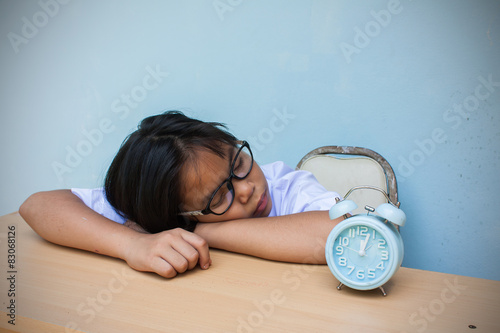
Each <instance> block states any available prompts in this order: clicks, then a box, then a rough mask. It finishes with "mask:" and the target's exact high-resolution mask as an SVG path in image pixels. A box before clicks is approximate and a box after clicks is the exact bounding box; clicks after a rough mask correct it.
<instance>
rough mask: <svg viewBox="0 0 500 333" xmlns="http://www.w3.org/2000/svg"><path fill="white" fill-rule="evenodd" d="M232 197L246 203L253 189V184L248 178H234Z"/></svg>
mask: <svg viewBox="0 0 500 333" xmlns="http://www.w3.org/2000/svg"><path fill="white" fill-rule="evenodd" d="M233 187H234V199H235V200H238V202H240V203H241V204H243V205H244V204H246V203H247V202H248V200H249V199H250V198H251V197H252V195H253V192H254V191H255V184H254V183H253V182H252V181H250V180H249V179H248V178H245V179H234V178H233Z"/></svg>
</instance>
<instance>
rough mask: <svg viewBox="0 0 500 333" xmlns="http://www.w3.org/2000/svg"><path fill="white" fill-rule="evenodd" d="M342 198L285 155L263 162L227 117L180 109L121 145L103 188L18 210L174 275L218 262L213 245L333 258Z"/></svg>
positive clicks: (58, 233) (136, 264)
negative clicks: (335, 211) (330, 248)
mask: <svg viewBox="0 0 500 333" xmlns="http://www.w3.org/2000/svg"><path fill="white" fill-rule="evenodd" d="M336 197H339V195H338V194H337V193H335V192H328V191H327V190H326V189H325V188H323V187H322V186H321V185H320V184H319V183H318V182H317V181H316V179H315V178H314V177H313V176H312V174H310V173H308V172H305V171H293V170H292V169H290V168H289V167H287V166H286V165H284V164H283V163H282V162H276V163H272V164H269V165H265V166H262V167H260V166H259V165H258V164H257V163H255V161H254V159H253V154H252V151H251V148H250V145H249V144H248V143H247V142H245V141H239V140H237V139H236V138H235V137H234V136H233V135H232V134H230V133H228V132H227V131H226V130H225V127H224V126H223V125H222V124H220V123H210V122H202V121H199V120H196V119H192V118H189V117H186V116H185V115H183V114H182V113H180V112H176V111H171V112H166V113H164V114H160V115H156V116H151V117H148V118H146V119H144V120H143V121H142V122H141V123H140V125H139V127H138V129H137V130H136V131H135V132H133V133H132V134H131V135H130V136H129V137H128V138H127V139H126V140H125V141H124V142H123V144H122V146H121V147H120V149H119V151H118V153H117V155H116V156H115V158H114V160H113V162H112V163H111V166H110V168H109V170H108V173H107V175H106V179H105V186H104V188H98V189H72V190H58V191H49V192H39V193H35V194H33V195H32V196H30V197H29V198H28V199H27V200H26V201H25V202H24V203H23V204H22V206H21V207H20V209H19V212H20V214H21V216H22V217H23V218H24V219H25V220H26V222H27V223H28V224H29V225H30V226H31V227H32V228H33V230H35V231H36V232H37V233H38V234H39V235H40V236H41V237H43V238H45V239H46V240H48V241H50V242H53V243H56V244H59V245H63V246H69V247H74V248H78V249H83V250H87V251H92V252H96V253H100V254H104V255H108V256H113V257H117V258H121V259H123V260H125V261H126V262H127V263H128V265H129V266H130V267H132V268H134V269H136V270H139V271H151V272H156V273H157V274H159V275H161V276H164V277H167V278H169V277H174V276H175V275H177V274H178V273H183V272H185V271H187V270H191V269H193V268H194V267H195V266H196V265H197V264H199V265H200V267H201V268H202V269H207V268H209V266H210V265H211V259H210V253H209V246H210V247H213V248H219V249H223V250H228V251H233V252H238V253H244V254H249V255H253V256H257V257H261V258H266V259H271V260H279V261H288V262H306V261H307V262H308V263H325V257H324V245H325V242H326V238H327V237H328V234H329V232H330V231H331V229H332V228H333V227H334V226H335V225H336V224H337V223H338V222H340V220H341V219H342V218H340V219H337V220H333V221H332V220H330V219H329V217H328V209H329V208H330V207H331V206H332V205H333V204H335V198H336Z"/></svg>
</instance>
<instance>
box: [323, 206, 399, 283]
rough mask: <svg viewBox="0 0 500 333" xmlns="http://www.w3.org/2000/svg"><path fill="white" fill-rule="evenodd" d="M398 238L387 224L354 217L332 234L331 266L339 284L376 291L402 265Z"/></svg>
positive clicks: (329, 243)
mask: <svg viewBox="0 0 500 333" xmlns="http://www.w3.org/2000/svg"><path fill="white" fill-rule="evenodd" d="M393 229H394V230H393ZM398 237H399V233H397V231H395V228H393V226H392V225H391V224H384V223H383V222H381V221H380V220H379V219H378V218H377V217H376V216H367V215H364V216H354V217H351V218H349V219H347V220H345V221H344V222H341V223H340V224H339V225H337V226H336V227H335V228H334V229H333V230H332V232H331V233H330V236H329V238H328V241H327V247H326V255H327V262H328V266H329V267H330V270H331V271H332V273H333V274H334V275H335V276H336V277H337V278H338V279H339V281H340V282H342V283H343V284H345V285H347V286H349V287H351V288H355V289H360V290H368V289H374V288H377V287H379V286H381V285H382V284H384V283H385V282H387V280H389V279H390V278H391V276H392V275H393V274H394V273H395V272H396V270H397V268H398V267H399V265H400V264H401V260H402V241H401V242H400V238H398Z"/></svg>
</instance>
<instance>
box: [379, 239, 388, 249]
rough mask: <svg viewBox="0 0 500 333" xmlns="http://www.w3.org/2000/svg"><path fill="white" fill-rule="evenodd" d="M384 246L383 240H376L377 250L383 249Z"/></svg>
mask: <svg viewBox="0 0 500 333" xmlns="http://www.w3.org/2000/svg"><path fill="white" fill-rule="evenodd" d="M385 244H386V241H385V239H379V240H378V248H379V249H385Z"/></svg>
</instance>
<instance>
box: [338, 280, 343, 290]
mask: <svg viewBox="0 0 500 333" xmlns="http://www.w3.org/2000/svg"><path fill="white" fill-rule="evenodd" d="M343 285H344V284H343V283H342V282H340V283H339V285H338V286H337V289H338V290H340V289H342V286H343Z"/></svg>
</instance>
